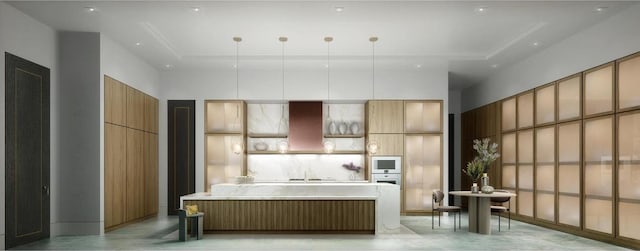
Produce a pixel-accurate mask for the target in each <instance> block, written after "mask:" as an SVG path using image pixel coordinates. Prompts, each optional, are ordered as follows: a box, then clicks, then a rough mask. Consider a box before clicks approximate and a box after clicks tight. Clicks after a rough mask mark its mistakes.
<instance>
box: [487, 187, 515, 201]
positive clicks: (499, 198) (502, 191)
mask: <svg viewBox="0 0 640 251" xmlns="http://www.w3.org/2000/svg"><path fill="white" fill-rule="evenodd" d="M494 192H500V193H510V192H509V191H506V190H495V191H494ZM509 200H511V196H506V197H491V202H495V203H505V202H507V201H509Z"/></svg>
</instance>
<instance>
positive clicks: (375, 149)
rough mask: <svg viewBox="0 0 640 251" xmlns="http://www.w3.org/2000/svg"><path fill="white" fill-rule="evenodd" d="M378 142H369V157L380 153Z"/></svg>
mask: <svg viewBox="0 0 640 251" xmlns="http://www.w3.org/2000/svg"><path fill="white" fill-rule="evenodd" d="M378 148H379V146H378V142H376V141H375V140H371V141H369V143H367V152H368V153H369V155H374V154H376V153H377V152H378Z"/></svg>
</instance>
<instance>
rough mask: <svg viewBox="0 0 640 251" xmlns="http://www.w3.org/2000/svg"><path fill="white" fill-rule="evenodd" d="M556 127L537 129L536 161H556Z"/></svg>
mask: <svg viewBox="0 0 640 251" xmlns="http://www.w3.org/2000/svg"><path fill="white" fill-rule="evenodd" d="M555 135H556V128H555V127H545V128H540V129H536V161H537V162H543V163H550V162H554V161H555V148H556V147H555V146H556V137H555Z"/></svg>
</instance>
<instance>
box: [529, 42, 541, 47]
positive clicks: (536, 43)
mask: <svg viewBox="0 0 640 251" xmlns="http://www.w3.org/2000/svg"><path fill="white" fill-rule="evenodd" d="M531 45H533V47H538V46H539V45H540V42H533V43H532V44H531Z"/></svg>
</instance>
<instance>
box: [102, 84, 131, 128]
mask: <svg viewBox="0 0 640 251" xmlns="http://www.w3.org/2000/svg"><path fill="white" fill-rule="evenodd" d="M104 121H105V122H108V123H111V124H115V125H121V126H124V125H126V123H127V86H126V85H124V84H121V83H120V82H119V81H118V80H115V79H113V78H110V77H107V76H105V78H104Z"/></svg>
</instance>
